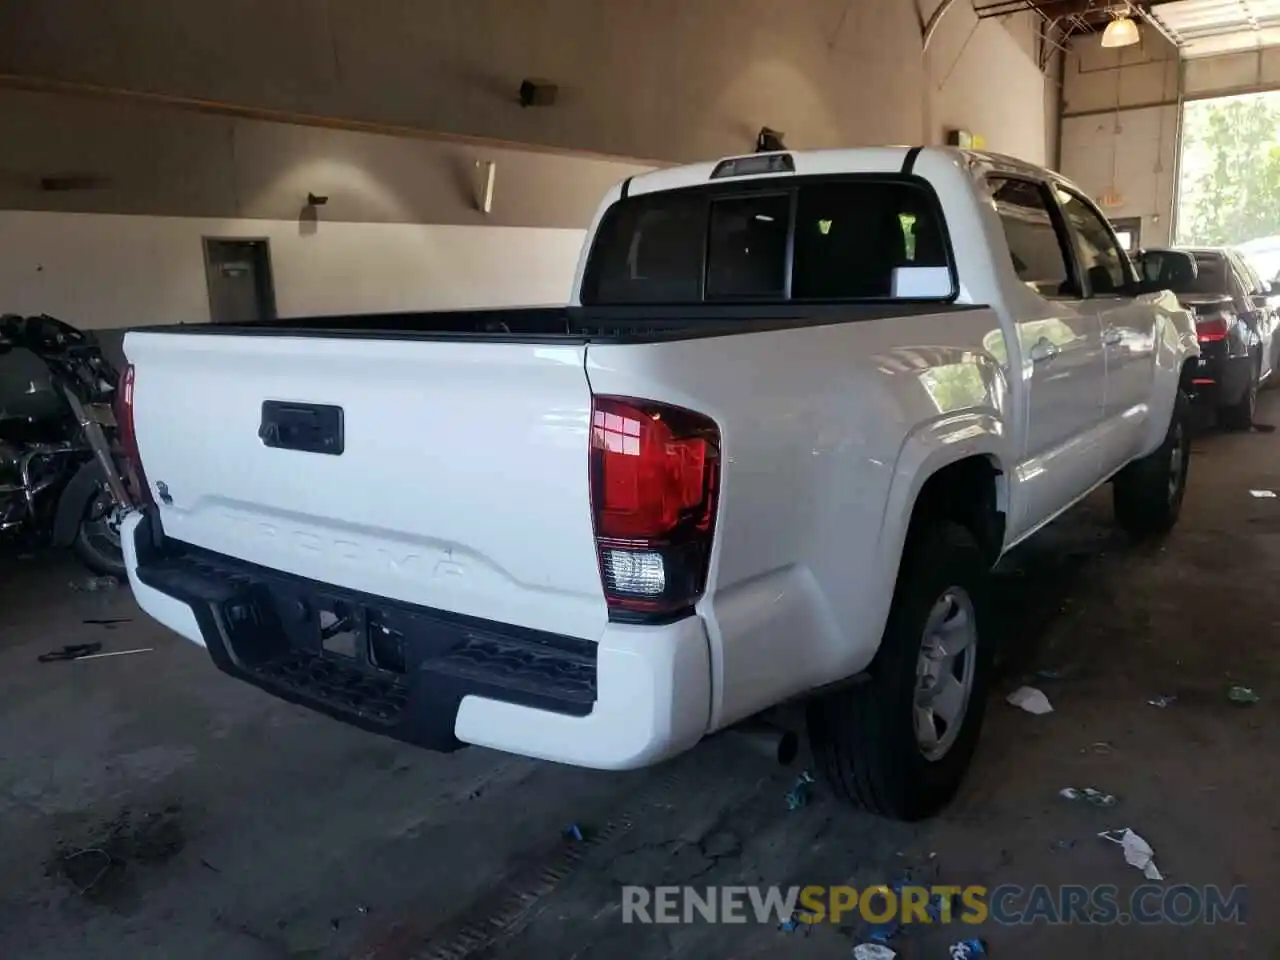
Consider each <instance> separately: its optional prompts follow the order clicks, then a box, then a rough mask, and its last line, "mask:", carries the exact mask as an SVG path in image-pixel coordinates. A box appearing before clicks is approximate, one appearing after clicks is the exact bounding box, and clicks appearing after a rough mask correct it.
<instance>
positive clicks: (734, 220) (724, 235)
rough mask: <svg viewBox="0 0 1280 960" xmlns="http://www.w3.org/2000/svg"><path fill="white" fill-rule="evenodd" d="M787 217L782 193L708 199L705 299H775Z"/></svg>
mask: <svg viewBox="0 0 1280 960" xmlns="http://www.w3.org/2000/svg"><path fill="white" fill-rule="evenodd" d="M790 217H791V198H790V197H789V196H787V195H786V194H776V193H775V194H761V195H758V196H750V197H727V198H725V199H722V200H714V201H712V203H711V234H710V237H709V239H708V241H707V299H708V300H724V299H732V298H734V297H771V298H774V299H778V298H781V297H782V295H783V293H784V291H785V289H786V285H787V230H788V221H789V220H790Z"/></svg>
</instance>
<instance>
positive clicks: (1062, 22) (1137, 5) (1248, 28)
mask: <svg viewBox="0 0 1280 960" xmlns="http://www.w3.org/2000/svg"><path fill="white" fill-rule="evenodd" d="M973 9H974V12H975V13H976V14H977V15H978V18H979V19H986V18H989V17H1005V16H1008V15H1010V14H1014V13H1023V12H1031V13H1034V14H1036V15H1037V17H1038V18H1039V19H1040V21H1041V37H1042V39H1043V40H1044V41H1045V44H1046V45H1048V46H1055V47H1060V46H1061V45H1063V44H1065V42H1066V41H1067V40H1068V39H1069V38H1070V37H1072V36H1076V35H1079V34H1088V33H1099V32H1101V31H1102V30H1103V29H1104V28H1105V27H1106V25H1107V24H1108V23H1109V22H1110V21H1111V20H1112V18H1113V17H1117V16H1120V15H1123V14H1128V15H1129V16H1131V17H1133V18H1134V19H1137V20H1141V21H1144V22H1145V23H1146V24H1147V25H1148V26H1149V27H1150V28H1153V29H1155V30H1156V31H1157V32H1158V33H1160V34H1161V35H1162V36H1163V37H1164V38H1165V39H1166V40H1168V41H1169V42H1170V43H1172V44H1173V45H1174V46H1176V47H1177V48H1178V51H1179V53H1180V55H1181V56H1182V57H1184V58H1191V57H1210V56H1213V55H1215V54H1222V53H1236V52H1239V51H1242V50H1258V49H1261V48H1263V47H1272V46H1280V0H1134V2H1127V0H1119V2H1115V3H1111V2H1107V0H974V4H973ZM1042 59H1043V55H1042Z"/></svg>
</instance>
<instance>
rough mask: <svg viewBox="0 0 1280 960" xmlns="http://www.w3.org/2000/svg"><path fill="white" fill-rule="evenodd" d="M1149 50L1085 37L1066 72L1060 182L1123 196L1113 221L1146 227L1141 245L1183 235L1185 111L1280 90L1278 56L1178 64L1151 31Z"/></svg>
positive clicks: (1146, 32)
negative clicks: (1179, 228) (1179, 218)
mask: <svg viewBox="0 0 1280 960" xmlns="http://www.w3.org/2000/svg"><path fill="white" fill-rule="evenodd" d="M1142 30H1143V43H1142V44H1141V45H1140V46H1137V47H1127V48H1123V49H1120V50H1103V49H1102V47H1101V45H1100V44H1099V43H1098V38H1097V37H1096V36H1090V37H1079V38H1077V39H1076V40H1075V41H1074V42H1073V43H1072V45H1071V52H1070V55H1069V56H1068V57H1067V60H1066V64H1065V83H1064V114H1063V121H1062V172H1063V173H1065V174H1066V175H1067V176H1069V177H1071V178H1072V179H1074V180H1076V181H1078V182H1079V183H1080V185H1081V186H1082V187H1084V188H1085V189H1086V190H1088V191H1089V192H1090V193H1092V194H1093V195H1094V196H1095V197H1101V196H1103V195H1104V194H1107V193H1114V194H1118V195H1119V196H1120V197H1121V198H1122V202H1121V203H1119V204H1117V205H1115V206H1113V207H1111V208H1109V209H1108V210H1107V213H1108V214H1109V215H1111V216H1113V217H1134V216H1138V217H1141V218H1142V241H1143V243H1145V244H1147V245H1149V246H1155V245H1158V244H1164V243H1169V242H1170V241H1171V237H1172V236H1173V232H1174V229H1175V226H1176V225H1175V222H1174V221H1175V215H1174V208H1175V205H1176V203H1177V175H1178V162H1179V151H1180V149H1181V147H1180V140H1179V135H1180V123H1181V104H1182V103H1183V102H1185V101H1186V100H1191V99H1205V98H1210V97H1217V96H1228V95H1231V94H1239V93H1252V92H1255V91H1257V90H1268V89H1276V88H1280V49H1275V48H1273V49H1268V50H1262V51H1249V52H1245V53H1232V54H1225V55H1221V56H1213V57H1200V58H1196V59H1190V60H1179V58H1178V51H1177V50H1176V49H1175V48H1174V47H1172V46H1171V45H1169V44H1168V43H1166V42H1165V41H1164V40H1163V39H1162V38H1161V37H1160V36H1159V35H1158V34H1157V33H1156V32H1155V31H1154V29H1152V28H1151V27H1148V26H1144V27H1143V28H1142Z"/></svg>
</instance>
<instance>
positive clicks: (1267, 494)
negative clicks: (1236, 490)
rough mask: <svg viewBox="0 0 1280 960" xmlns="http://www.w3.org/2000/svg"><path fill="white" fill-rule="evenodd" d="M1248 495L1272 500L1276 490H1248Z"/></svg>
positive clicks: (1256, 498)
mask: <svg viewBox="0 0 1280 960" xmlns="http://www.w3.org/2000/svg"><path fill="white" fill-rule="evenodd" d="M1249 496H1251V497H1253V498H1254V499H1255V500H1274V499H1275V497H1276V492H1275V491H1274V490H1250V491H1249Z"/></svg>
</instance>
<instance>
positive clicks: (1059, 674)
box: [1036, 667, 1075, 680]
mask: <svg viewBox="0 0 1280 960" xmlns="http://www.w3.org/2000/svg"><path fill="white" fill-rule="evenodd" d="M1074 675H1075V671H1074V670H1073V669H1071V668H1070V667H1048V668H1046V669H1044V670H1037V671H1036V679H1037V680H1070V679H1071V678H1072V677H1073V676H1074Z"/></svg>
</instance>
